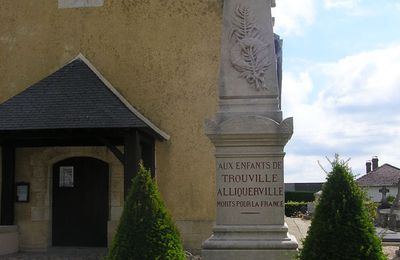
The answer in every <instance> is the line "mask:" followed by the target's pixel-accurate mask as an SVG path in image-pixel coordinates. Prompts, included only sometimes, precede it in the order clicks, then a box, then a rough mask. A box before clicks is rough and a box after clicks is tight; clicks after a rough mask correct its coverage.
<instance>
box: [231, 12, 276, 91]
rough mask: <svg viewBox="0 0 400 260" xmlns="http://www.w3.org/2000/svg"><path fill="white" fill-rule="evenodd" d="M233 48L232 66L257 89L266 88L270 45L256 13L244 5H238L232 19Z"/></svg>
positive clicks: (269, 63)
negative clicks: (258, 26)
mask: <svg viewBox="0 0 400 260" xmlns="http://www.w3.org/2000/svg"><path fill="white" fill-rule="evenodd" d="M231 38H234V45H233V47H232V49H231V63H232V66H233V67H234V68H235V69H236V70H237V71H238V72H240V77H242V78H244V79H246V81H247V82H248V83H249V84H250V85H252V86H253V87H255V88H256V89H257V90H259V89H265V88H266V86H265V72H266V71H267V69H268V67H269V66H270V65H271V62H269V60H268V57H269V56H268V51H269V48H268V47H269V45H268V44H266V43H265V42H264V40H263V38H262V37H261V35H260V30H259V29H258V28H257V24H256V19H255V15H254V14H253V13H252V11H251V10H250V9H249V8H248V7H246V6H242V5H238V6H237V7H236V9H235V13H234V16H233V19H232V33H231Z"/></svg>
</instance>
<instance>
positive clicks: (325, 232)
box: [299, 155, 386, 260]
mask: <svg viewBox="0 0 400 260" xmlns="http://www.w3.org/2000/svg"><path fill="white" fill-rule="evenodd" d="M331 164H332V172H330V173H329V174H328V177H327V182H326V183H325V185H324V187H323V190H322V196H321V199H320V202H319V204H318V206H317V208H316V209H315V215H314V219H313V221H312V223H311V227H310V229H309V231H308V235H307V237H306V239H305V241H304V244H303V249H302V250H301V252H300V256H299V258H300V259H301V260H350V259H351V260H381V259H386V257H385V255H384V254H383V252H382V246H381V242H380V240H379V238H378V237H377V236H376V234H375V228H374V226H373V224H372V220H371V218H370V217H369V215H368V211H367V209H366V208H365V206H364V198H365V194H364V192H363V191H362V190H361V189H360V187H359V186H358V185H357V184H356V182H355V181H354V176H353V175H352V174H351V170H350V169H349V167H348V166H347V163H346V162H343V161H339V158H338V156H337V155H336V158H335V160H334V161H333V162H332V163H331Z"/></svg>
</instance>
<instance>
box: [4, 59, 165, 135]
mask: <svg viewBox="0 0 400 260" xmlns="http://www.w3.org/2000/svg"><path fill="white" fill-rule="evenodd" d="M66 128H69V129H82V128H149V129H151V130H153V131H154V132H155V134H156V135H158V136H161V137H163V138H164V139H168V135H166V134H165V133H164V132H162V131H161V130H160V129H158V128H157V127H156V126H155V125H153V124H152V123H151V122H150V121H149V120H147V119H146V118H145V117H144V116H143V115H141V114H140V113H139V112H138V111H137V110H135V109H134V108H133V107H132V106H131V105H130V104H129V103H128V102H127V101H126V100H125V99H124V98H123V97H122V96H121V95H120V94H119V93H118V92H117V91H116V90H115V89H114V88H113V87H112V86H111V84H110V83H109V82H108V81H106V80H105V79H104V78H103V77H102V76H101V74H100V73H98V71H97V70H96V69H95V68H94V67H93V66H92V65H91V64H90V62H88V61H87V60H86V58H84V57H83V56H82V55H81V56H78V57H77V58H76V59H74V60H73V61H72V62H70V63H68V64H67V65H65V66H64V67H62V68H61V69H59V70H58V71H56V72H54V73H53V74H51V75H49V76H48V77H46V78H44V79H43V80H41V81H39V82H38V83H36V84H34V85H32V86H31V87H29V88H27V89H26V90H25V91H23V92H21V93H20V94H18V95H16V96H14V97H12V98H10V99H9V100H7V101H6V102H4V103H3V104H1V105H0V131H10V130H40V129H66Z"/></svg>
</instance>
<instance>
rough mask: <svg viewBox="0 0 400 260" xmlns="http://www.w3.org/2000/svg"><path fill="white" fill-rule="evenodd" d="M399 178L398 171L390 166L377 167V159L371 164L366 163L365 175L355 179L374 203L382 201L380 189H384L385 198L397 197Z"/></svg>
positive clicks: (399, 171)
mask: <svg viewBox="0 0 400 260" xmlns="http://www.w3.org/2000/svg"><path fill="white" fill-rule="evenodd" d="M399 178H400V169H399V168H397V167H394V166H392V165H390V164H387V163H385V164H383V165H382V166H378V158H377V157H374V158H373V159H372V163H371V162H370V161H368V162H367V163H366V174H365V175H364V176H361V177H360V178H358V179H357V183H358V184H359V185H360V186H361V187H363V188H365V189H366V190H367V193H368V196H369V197H370V198H371V199H372V200H373V201H375V202H379V201H381V199H382V192H381V191H382V189H386V190H387V193H386V196H394V197H395V196H396V195H397V183H398V181H399Z"/></svg>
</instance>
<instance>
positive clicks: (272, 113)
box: [202, 0, 298, 260]
mask: <svg viewBox="0 0 400 260" xmlns="http://www.w3.org/2000/svg"><path fill="white" fill-rule="evenodd" d="M273 5H274V2H273V1H271V0H268V1H265V0H248V1H241V0H225V2H224V17H223V27H224V29H223V34H222V49H221V71H220V72H221V73H220V86H219V98H220V99H219V105H220V109H219V111H218V112H217V113H216V115H215V117H214V119H212V120H209V121H207V122H206V125H205V132H206V135H207V136H208V137H209V139H210V140H211V142H212V143H213V144H214V146H215V148H216V151H215V158H216V200H217V202H216V204H217V205H216V206H217V217H216V225H215V227H214V229H213V235H212V236H211V237H210V238H209V239H207V240H206V241H205V242H204V243H203V251H202V256H203V259H205V260H217V259H218V260H221V259H222V260H223V259H230V260H242V259H243V260H244V259H252V260H253V259H255V260H257V259H274V260H283V259H292V258H293V257H294V256H295V255H296V253H297V246H298V245H297V241H296V239H295V238H294V237H292V236H290V235H288V228H287V225H286V224H285V221H284V204H285V203H284V155H285V153H284V151H283V149H284V146H285V145H286V143H287V142H288V141H289V139H290V138H291V136H292V134H293V119H292V118H288V119H285V120H282V112H281V110H280V100H279V98H280V95H279V91H278V81H277V66H276V57H275V49H274V35H273V31H272V17H271V12H270V11H271V6H273Z"/></svg>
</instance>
